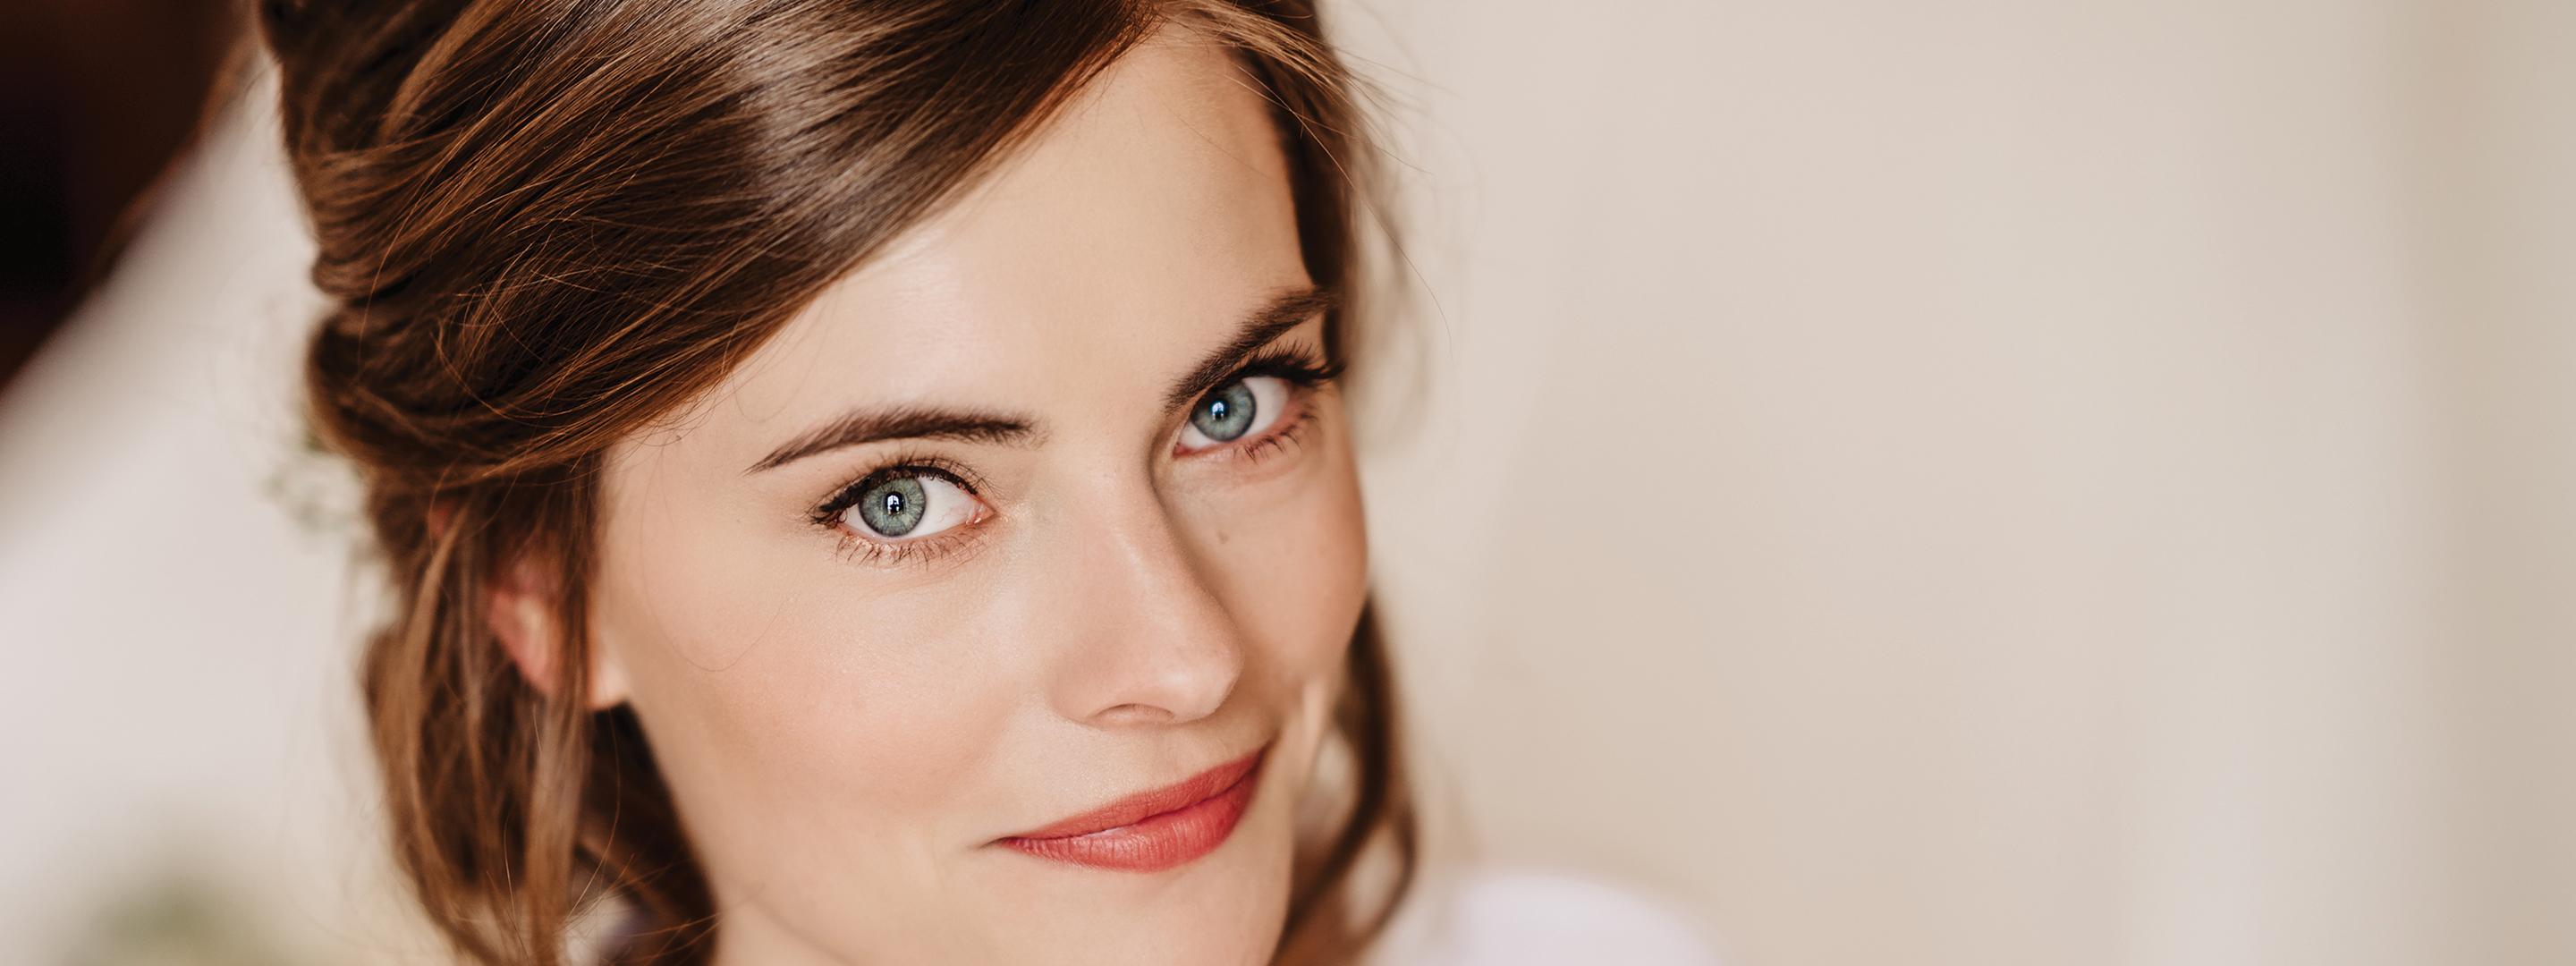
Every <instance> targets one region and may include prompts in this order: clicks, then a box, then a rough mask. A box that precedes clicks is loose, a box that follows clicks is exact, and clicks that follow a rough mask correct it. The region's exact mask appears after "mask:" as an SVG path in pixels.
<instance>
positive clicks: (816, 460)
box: [591, 33, 1366, 964]
mask: <svg viewBox="0 0 2576 966" xmlns="http://www.w3.org/2000/svg"><path fill="white" fill-rule="evenodd" d="M1322 335H1323V323H1322V317H1321V314H1320V303H1319V302H1318V300H1317V298H1316V296H1315V293H1314V292H1313V289H1312V287H1311V283H1310V280H1309V278H1308V276H1307V274H1306V271H1305V268H1304V264H1303V261H1302V259H1301V257H1300V255H1299V250H1298V240H1297V229H1296V223H1295V217H1294V210H1293V209H1292V207H1291V203H1290V195H1289V189H1288V182H1287V175H1286V162H1285V160H1284V158H1283V156H1282V153H1281V150H1280V148H1279V144H1278V136H1277V133H1276V131H1275V129H1274V127H1273V126H1272V125H1271V123H1270V121H1269V119H1268V112H1267V110H1266V108H1265V105H1264V102H1263V101H1262V100H1261V98H1260V97H1259V95H1258V94H1256V93H1255V92H1254V91H1252V90H1251V89H1249V88H1248V87H1247V82H1246V81H1244V80H1243V79H1242V75H1241V74H1240V73H1239V72H1238V71H1236V70H1235V69H1234V68H1233V66H1232V62H1231V61H1230V60H1229V58H1228V57H1227V56H1226V55H1225V54H1224V53H1222V52H1221V51H1220V50H1219V49H1217V48H1215V47H1213V46H1211V45H1208V44H1204V43H1198V42H1194V41H1191V40H1187V39H1183V38H1180V37H1178V36H1177V35H1172V34H1168V33H1167V34H1166V35H1163V36H1160V37H1157V38H1156V39H1155V40H1154V41H1153V42H1150V43H1148V44H1147V45H1146V46H1144V47H1142V48H1140V49H1138V50H1136V51H1135V52H1132V53H1130V54H1129V55H1127V56H1125V57H1124V58H1122V59H1121V60H1120V61H1119V62H1118V63H1117V64H1115V65H1113V67H1112V68H1111V69H1110V71H1109V72H1108V73H1106V74H1104V75H1102V76H1101V77H1100V78H1099V79H1097V80H1096V81H1095V82H1094V83H1093V84H1092V85H1091V86H1090V87H1089V88H1087V89H1086V90H1085V91H1084V92H1082V93H1081V94H1080V95H1079V96H1078V98H1077V99H1076V100H1075V101H1074V102H1073V103H1071V104H1070V105H1069V106H1068V108H1067V111H1066V112H1065V113H1064V114H1062V115H1060V116H1059V117H1058V118H1056V119H1055V120H1054V121H1053V122H1051V123H1050V124H1049V125H1048V126H1047V127H1045V128H1043V129H1041V130H1040V131H1039V132H1038V134H1037V136H1036V137H1035V138H1034V139H1033V140H1031V141H1030V142H1027V143H1026V144H1024V145H1023V146H1022V147H1021V148H1020V149H1018V150H1017V151H1016V152H1014V154H1013V155H1012V156H1011V157H1010V158H1008V159H1007V160H1005V162H1004V163H1003V165H1002V166H1001V167H999V168H997V169H996V170H995V171H994V172H993V173H992V174H991V175H990V176H988V177H987V178H986V179H985V180H984V181H983V182H981V183H980V184H979V185H978V186H976V187H975V188H974V189H973V190H972V191H971V192H970V193H969V194H967V195H965V196H963V197H962V199H961V200H960V202H959V203H957V204H956V205H954V206H953V207H952V208H950V209H949V210H947V211H946V212H945V213H944V214H942V215H940V216H938V217H936V218H934V219H932V220H931V221H928V222H925V223H924V224H923V225H921V226H918V227H917V228H916V229H915V230H913V231H911V232H910V233H909V234H908V235H906V236H905V237H903V238H901V239H900V240H899V241H898V242H897V243H896V244H895V245H894V246H893V247H892V248H891V249H889V250H887V251H885V252H884V253H882V254H881V255H879V256H877V257H874V258H871V259H870V260H869V261H868V263H867V264H865V265H864V266H863V267H861V268H859V269H858V270H856V271H854V272H853V273H852V274H851V275H849V276H848V277H847V278H845V279H843V280H842V281H841V282H840V283H839V284H838V285H836V286H835V287H834V288H833V289H831V290H830V291H829V292H827V293H826V294H825V295H824V296H823V297H822V298H821V299H820V300H818V301H816V302H815V303H813V304H812V305H811V306H809V307H808V308H806V309H805V310H804V311H803V312H802V313H801V314H800V315H798V316H797V317H796V318H795V319H794V320H793V321H792V322H790V323H789V324H788V325H787V326H786V327H785V328H784V329H782V330H781V331H780V332H779V334H778V335H777V337H776V338H775V339H774V340H772V341H771V342H769V343H768V344H766V345H765V346H764V347H763V349H762V350H761V351H760V352H759V353H758V355H757V356H756V357H755V358H753V359H752V360H750V361H749V362H748V363H747V364H745V365H743V366H742V367H740V368H739V369H738V370H737V371H735V372H734V373H732V374H731V376H730V377H729V378H728V379H727V380H726V381H725V382H724V383H723V384H722V385H721V386H720V387H718V389H717V391H716V392H715V393H714V394H713V395H712V396H711V397H709V399H708V400H707V401H706V403H705V404H704V405H701V406H696V407H693V408H692V409H691V410H690V411H689V412H687V413H684V414H681V416H680V417H679V418H677V419H676V420H675V421H674V422H673V423H672V424H671V425H670V426H669V427H667V428H664V429H660V430H656V431H653V432H648V433H645V434H642V435H639V436H638V437H637V438H635V439H632V440H630V441H628V442H627V443H626V444H625V445H622V446H620V447H619V448H618V449H617V450H616V451H615V452H614V453H612V458H611V460H610V468H609V470H608V474H607V476H606V478H605V480H604V483H603V489H604V504H603V506H604V509H603V521H602V526H603V530H602V536H601V543H602V550H601V553H602V557H601V562H600V566H599V569H598V571H597V573H596V577H595V584H594V590H593V600H592V605H591V606H592V607H593V615H592V616H593V624H594V628H595V632H596V633H597V635H598V640H599V642H600V658H599V660H600V666H599V670H598V672H597V673H598V675H599V680H600V684H601V688H602V690H601V691H600V692H599V693H597V694H595V695H593V700H594V701H614V700H619V699H623V700H626V701H629V702H631V703H632V705H633V707H634V709H635V711H636V713H637V715H638V716H639V717H640V718H641V720H642V721H643V723H644V726H645V729H646V731H647V733H648V734H649V736H650V739H651V742H652V747H653V753H654V755H655V756H656V757H657V759H658V760H659V762H660V764H661V766H662V768H663V769H664V772H665V774H666V776H667V778H668V780H669V783H670V785H671V787H672V790H673V793H674V795H675V797H676V799H677V801H678V804H679V807H680V811H681V814H682V816H683V819H684V821H685V823H686V826H687V829H688V833H689V835H690V838H691V841H692V844H693V845H694V846H695V848H696V850H697V853H698V857H699V859H700V861H701V862H702V863H703V864H704V866H705V868H706V869H707V872H708V874H709V876H710V878H711V880H712V882H713V885H714V887H715V890H716V898H717V906H718V909H719V910H720V912H719V915H720V916H721V917H722V919H721V927H722V928H721V930H720V935H721V936H722V940H721V943H722V948H721V950H720V951H721V953H722V955H723V958H724V959H726V960H727V961H729V962H740V963H755V962H756V963H803V962H934V961H974V962H1012V963H1037V962H1100V963H1190V964H1206V963H1228V962H1258V961H1262V960H1264V959H1266V957H1267V955H1268V953H1269V951H1270V949H1271V945H1272V943H1273V942H1274V941H1275V939H1276V937H1277V933H1278V930H1279V928H1280V924H1281V920H1282V918H1283V915H1284V911H1285V906H1286V902H1287V887H1288V877H1289V871H1288V870H1289V858H1290V846H1291V827H1292V812H1293V806H1294V804H1295V802H1296V800H1297V798H1298V797H1299V795H1300V793H1301V791H1302V790H1303V786H1304V784H1305V782H1306V780H1307V775H1308V772H1309V769H1310V765H1311V764H1312V762H1313V760H1314V756H1315V752H1316V749H1317V747H1318V744H1319V741H1320V739H1321V737H1322V736H1323V734H1324V732H1325V729H1326V726H1327V723H1328V722H1327V709H1328V708H1329V707H1330V704H1331V701H1332V699H1333V697H1334V696H1335V694H1336V692H1337V689H1338V688H1339V687H1340V686H1341V680H1340V668H1341V661H1342V658H1343V656H1344V652H1345V649H1346V648H1347V647H1348V644H1349V641H1350V638H1351V634H1352V632H1353V629H1354V627H1355V625H1356V623H1357V620H1358V617H1359V613H1360V608H1361V604H1362V598H1363V593H1364V587H1365V583H1366V573H1365V571H1366V565H1365V545H1364V539H1363V536H1362V521H1361V510H1360V500H1359V494H1358V490H1357V486H1356V478H1355V476H1354V473H1353V467H1352V457H1351V452H1350V449H1349V446H1348V439H1347V434H1346V432H1345V427H1346V425H1347V423H1346V421H1345V419H1344V416H1343V411H1342V406H1341V401H1340V399H1339V396H1338V394H1337V392H1336V391H1335V390H1334V388H1333V386H1332V384H1331V383H1330V382H1329V381H1323V382H1315V381H1313V380H1316V379H1317V378H1318V377H1319V376H1328V375H1329V372H1328V371H1324V370H1325V369H1326V367H1325V365H1324V364H1325V363H1326V361H1327V360H1326V359H1325V358H1324V356H1323V349H1324V346H1323V342H1322ZM1255 763H1257V764H1258V768H1257V769H1255V770H1253V771H1251V772H1250V773H1249V774H1245V772H1244V769H1243V768H1242V767H1240V766H1241V765H1244V764H1255ZM1228 765H1235V766H1237V767H1234V768H1232V769H1227V768H1226V767H1225V766H1228ZM1212 772H1213V773H1212ZM1211 773H1212V774H1211ZM1238 775H1240V776H1243V778H1244V780H1243V781H1235V780H1234V779H1235V778H1236V777H1237V776H1238ZM1194 779H1195V781H1194ZM1174 786H1179V787H1178V788H1177V789H1174ZM1154 790H1172V791H1171V794H1168V795H1163V796H1160V797H1155V796H1146V800H1142V801H1139V800H1136V798H1135V797H1136V796H1137V795H1138V793H1142V792H1149V791H1154ZM1122 802H1123V803H1124V804H1125V806H1126V807H1124V808H1123V810H1122V808H1121V807H1119V806H1120V803H1122ZM1192 803H1196V804H1192ZM1182 806H1189V807H1186V808H1183V807H1182ZM1104 807H1108V808H1107V811H1106V813H1103V811H1102V810H1103V809H1104ZM1174 809H1178V810H1177V811H1174ZM1238 810H1239V815H1238ZM1158 812H1159V813H1163V814H1161V815H1160V817H1156V818H1143V817H1142V816H1144V815H1146V814H1148V813H1158ZM1238 819H1239V820H1238ZM1103 826H1123V827H1122V828H1119V829H1118V830H1116V831H1109V832H1105V833H1102V834H1099V835H1089V836H1082V835H1077V834H1075V833H1080V832H1086V831H1090V830H1092V829H1096V828H1100V827H1103Z"/></svg>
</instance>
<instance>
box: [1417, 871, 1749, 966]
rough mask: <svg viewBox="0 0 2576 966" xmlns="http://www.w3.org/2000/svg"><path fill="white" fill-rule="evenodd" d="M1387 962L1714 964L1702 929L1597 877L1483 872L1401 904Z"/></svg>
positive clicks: (1432, 965) (1460, 965)
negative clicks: (1702, 934)
mask: <svg viewBox="0 0 2576 966" xmlns="http://www.w3.org/2000/svg"><path fill="white" fill-rule="evenodd" d="M1374 959H1375V961H1376V962H1377V963H1379V964H1381V966H1717V962H1718V960H1717V956H1716V954H1715V953H1713V952H1711V951H1710V949H1709V947H1708V944H1707V943H1706V942H1705V941H1704V940H1702V939H1701V937H1700V935H1699V932H1698V931H1697V930H1696V929H1694V928H1693V927H1692V926H1691V925H1690V924H1689V923H1688V922H1686V921H1684V919H1683V918H1682V917H1681V916H1680V915H1678V914H1677V913H1675V912H1674V911H1673V910H1671V909H1669V908H1667V907H1665V906H1664V905H1663V904H1661V903H1658V902H1656V901H1654V900H1652V899H1649V898H1647V897H1645V896H1642V895H1639V894H1636V893H1633V892H1629V891H1626V890H1624V889H1620V888H1618V887H1614V886H1611V885H1608V884H1606V883H1602V882H1599V881H1595V880H1591V879H1585V878H1579V877H1575V876H1571V875H1563V874H1556V873H1546V872H1535V871H1523V870H1478V871H1475V872H1472V873H1467V874H1464V875H1461V876H1459V877H1457V878H1455V879H1452V880H1449V881H1445V882H1440V881H1435V882H1429V883H1426V884H1425V885H1424V886H1423V887H1422V888H1421V890H1420V891H1418V892H1417V893H1415V894H1414V895H1413V896H1411V897H1409V898H1408V899H1407V900H1406V902H1405V905H1404V907H1403V908H1402V909H1400V910H1398V912H1397V914H1396V919H1395V922H1394V923H1393V924H1392V925H1391V926H1390V927H1389V928H1388V932H1387V935H1386V938H1385V939H1384V940H1383V941H1382V942H1381V943H1380V944H1379V951H1378V953H1377V954H1376V956H1375V957H1374Z"/></svg>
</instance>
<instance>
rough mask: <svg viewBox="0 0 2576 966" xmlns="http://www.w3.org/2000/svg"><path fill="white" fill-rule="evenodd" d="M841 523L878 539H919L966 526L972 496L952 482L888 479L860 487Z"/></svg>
mask: <svg viewBox="0 0 2576 966" xmlns="http://www.w3.org/2000/svg"><path fill="white" fill-rule="evenodd" d="M862 485H863V486H864V487H865V488H864V489H862V490H860V491H859V492H858V493H856V494H854V498H853V499H852V500H851V502H850V505H849V508H848V509H846V510H843V511H841V522H842V523H844V524H846V525H848V526H849V527H850V528H852V529H854V530H858V531H860V532H861V533H862V534H863V535H867V536H874V537H878V538H881V539H887V540H892V539H895V538H898V537H900V538H907V539H910V538H920V537H927V536H930V535H931V534H934V533H938V532H940V531H943V530H946V529H948V528H950V527H954V526H956V525H958V524H960V523H966V522H969V520H970V519H971V518H972V517H973V516H974V515H975V508H976V507H977V506H978V504H977V503H976V500H975V496H974V495H973V494H971V493H968V492H966V490H965V488H964V487H961V486H958V485H957V484H956V482H955V481H953V480H949V479H946V478H943V477H940V476H936V475H932V474H929V473H924V472H918V471H916V472H913V473H911V474H907V475H887V476H882V477H880V478H877V479H875V480H872V481H869V482H867V483H865V484H862Z"/></svg>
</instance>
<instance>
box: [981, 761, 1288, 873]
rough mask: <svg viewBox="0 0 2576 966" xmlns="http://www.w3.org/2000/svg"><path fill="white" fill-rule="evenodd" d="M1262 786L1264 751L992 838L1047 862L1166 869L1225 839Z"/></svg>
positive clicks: (1125, 869) (1135, 869) (1120, 868)
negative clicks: (1009, 834)
mask: <svg viewBox="0 0 2576 966" xmlns="http://www.w3.org/2000/svg"><path fill="white" fill-rule="evenodd" d="M1260 784H1261V752H1259V751H1255V752H1253V753H1252V754H1249V755H1245V756H1243V757H1242V758H1240V759H1237V760H1235V761H1231V762H1227V763H1225V764H1222V765H1218V766H1216V767H1214V768H1210V769H1208V770H1206V771H1203V772H1200V773H1198V774H1197V775H1194V776H1191V777H1190V778H1188V779H1186V780H1184V781H1181V782H1180V783H1178V784H1174V785H1170V786H1166V787H1163V788H1157V789H1153V790H1151V791H1145V792H1138V793H1136V794H1134V795H1129V796H1127V797H1125V798H1122V799H1119V800H1117V801H1115V802H1111V803H1109V804H1107V805H1104V806H1101V807H1099V808H1095V809H1092V810H1090V811H1088V812H1084V813H1082V814H1080V815H1076V816H1073V817H1071V818H1067V819H1065V820H1063V821H1060V822H1056V823H1054V824H1052V825H1048V826H1047V827H1045V828H1041V829H1035V830H1032V831H1027V832H1022V833H1020V834H1017V835H1012V836H1007V837H1004V838H1001V839H997V840H995V841H994V844H996V845H1003V846H1008V847H1010V848H1014V849H1018V850H1020V851H1022V852H1026V853H1028V854H1030V855H1034V856H1037V857H1039V858H1042V859H1054V860H1057V861H1060V862H1070V863H1073V864H1075V865H1087V866H1091V867H1093V868H1097V869H1111V870H1115V871H1120V872H1160V871H1163V870H1165V869H1170V868H1176V867H1179V866H1182V865H1186V864H1189V863H1190V862H1192V861H1195V860H1197V859H1198V858H1199V857H1200V856H1203V855H1206V854H1208V853H1210V852H1214V851H1216V847H1217V846H1219V845H1223V844H1225V839H1226V836H1228V835H1231V834H1233V833H1234V826H1235V823H1236V822H1240V821H1242V820H1243V812H1244V810H1245V809H1246V808H1249V807H1251V805H1252V793H1253V791H1254V789H1256V788H1257V787H1259V786H1260Z"/></svg>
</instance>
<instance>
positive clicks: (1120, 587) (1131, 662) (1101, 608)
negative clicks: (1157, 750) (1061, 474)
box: [1053, 486, 1245, 727]
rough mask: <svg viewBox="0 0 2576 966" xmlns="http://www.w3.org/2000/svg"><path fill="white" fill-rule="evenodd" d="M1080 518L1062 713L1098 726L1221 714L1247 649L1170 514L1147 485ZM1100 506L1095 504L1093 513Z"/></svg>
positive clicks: (1063, 657)
mask: <svg viewBox="0 0 2576 966" xmlns="http://www.w3.org/2000/svg"><path fill="white" fill-rule="evenodd" d="M1144 489H1145V490H1146V492H1144V493H1141V494H1139V493H1134V492H1130V493H1129V494H1127V495H1125V496H1124V497H1123V498H1120V499H1117V500H1115V501H1114V505H1116V506H1118V507H1121V508H1122V509H1119V510H1116V511H1115V512H1111V513H1081V514H1076V516H1079V517H1083V518H1087V520H1088V525H1086V526H1085V527H1083V529H1084V530H1085V531H1086V533H1085V534H1083V535H1082V536H1081V537H1078V538H1077V539H1076V540H1075V542H1074V545H1075V547H1076V548H1078V549H1077V552H1076V553H1073V554H1070V555H1069V557H1070V558H1071V559H1070V561H1069V563H1070V566H1071V568H1072V569H1071V574H1070V575H1071V576H1072V577H1074V578H1075V579H1073V580H1071V581H1069V582H1068V583H1069V584H1070V585H1071V586H1072V587H1073V588H1075V589H1074V590H1073V592H1072V593H1070V594H1068V595H1067V596H1066V597H1065V598H1063V600H1064V605H1065V606H1066V607H1068V608H1070V610H1071V613H1068V614H1066V615H1065V618H1066V619H1065V623H1064V624H1063V625H1062V627H1063V629H1065V630H1068V631H1071V632H1072V633H1071V634H1070V635H1068V640H1067V641H1066V643H1067V645H1068V646H1067V647H1065V648H1064V650H1063V651H1062V652H1061V653H1060V654H1059V656H1058V658H1057V662H1058V663H1057V668H1056V673H1055V675H1054V687H1053V692H1054V693H1053V700H1054V703H1055V706H1056V710H1057V712H1058V713H1060V714H1063V715H1064V716H1066V717H1068V718H1071V719H1073V720H1075V721H1080V722H1084V723H1087V724H1092V725H1095V726H1100V727H1119V726H1132V725H1170V724H1182V723H1186V722H1190V721H1196V720H1198V719H1201V718H1205V717H1207V716H1209V715H1211V714H1214V713H1216V711H1217V709H1218V708H1221V707H1223V706H1224V705H1225V702H1226V698H1227V697H1228V696H1229V695H1231V694H1233V693H1234V686H1235V682H1236V681H1237V680H1239V679H1240V678H1241V677H1242V676H1243V668H1244V656H1245V647H1244V642H1243V640H1242V638H1241V636H1240V631H1239V629H1238V628H1237V627H1236V625H1235V622H1234V619H1233V616H1232V615H1231V614H1230V613H1228V611H1227V610H1226V607H1225V602H1224V601H1223V600H1222V599H1221V598H1220V597H1219V596H1218V594H1217V593H1216V591H1215V589H1214V588H1212V587H1211V586H1210V583H1209V580H1208V579H1207V578H1208V575H1207V574H1206V573H1204V572H1203V564H1202V562H1201V561H1199V560H1198V559H1196V557H1195V556H1194V555H1193V554H1192V553H1191V550H1190V547H1189V544H1188V542H1187V540H1186V539H1185V538H1184V535H1183V533H1182V532H1181V531H1180V530H1179V529H1178V528H1177V527H1176V526H1175V524H1174V520H1173V517H1172V514H1171V513H1170V512H1169V510H1168V509H1167V508H1166V507H1165V506H1164V505H1163V502H1162V500H1161V499H1159V498H1158V497H1155V496H1154V495H1153V494H1152V493H1151V488H1150V486H1147V487H1145V488H1144ZM1100 505H1101V504H1099V503H1095V504H1094V506H1095V507H1096V506H1100Z"/></svg>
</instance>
